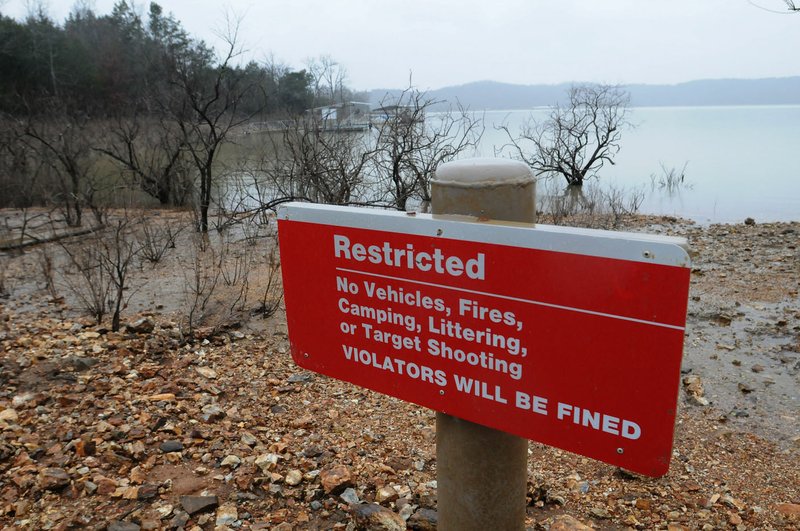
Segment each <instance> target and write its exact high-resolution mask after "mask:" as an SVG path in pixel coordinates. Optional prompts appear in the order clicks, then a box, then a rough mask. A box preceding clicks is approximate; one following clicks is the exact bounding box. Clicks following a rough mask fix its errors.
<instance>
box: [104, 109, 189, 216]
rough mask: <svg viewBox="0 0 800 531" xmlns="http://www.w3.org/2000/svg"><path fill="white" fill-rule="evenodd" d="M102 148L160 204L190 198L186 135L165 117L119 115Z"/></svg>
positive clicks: (179, 204)
mask: <svg viewBox="0 0 800 531" xmlns="http://www.w3.org/2000/svg"><path fill="white" fill-rule="evenodd" d="M98 151H100V152H101V153H103V154H105V155H107V156H108V157H110V158H111V159H113V160H114V161H115V162H116V163H117V164H119V165H120V166H121V167H122V169H123V173H124V174H125V175H126V176H127V177H128V180H129V181H130V182H131V184H132V185H134V186H136V187H137V188H139V189H140V190H142V191H143V192H145V193H146V194H148V195H149V196H151V197H153V198H155V199H158V201H159V203H160V204H162V205H174V206H183V205H184V204H186V202H187V201H188V200H189V199H190V196H191V192H192V181H193V179H192V173H191V172H190V171H189V170H190V169H189V165H188V164H187V163H188V161H187V160H186V156H185V155H186V153H185V144H184V140H183V135H182V133H181V131H180V130H179V129H178V128H177V127H175V124H174V123H171V122H170V121H168V120H165V119H164V118H163V117H161V118H152V119H146V118H143V117H141V116H136V115H134V116H132V117H129V118H123V117H120V118H118V119H117V120H116V122H114V123H112V124H111V125H110V126H109V130H108V136H107V140H106V144H105V145H104V146H102V147H100V148H98Z"/></svg>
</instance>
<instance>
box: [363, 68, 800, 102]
mask: <svg viewBox="0 0 800 531" xmlns="http://www.w3.org/2000/svg"><path fill="white" fill-rule="evenodd" d="M571 84H572V83H561V84H557V85H513V84H510V83H500V82H497V81H476V82H474V83H467V84H466V85H459V86H453V87H444V88H441V89H437V90H432V91H429V92H428V96H430V97H431V98H433V99H436V100H442V101H445V102H448V104H444V105H439V106H437V107H438V108H439V109H441V108H446V107H447V106H449V104H451V103H454V102H456V101H459V102H461V104H463V105H464V106H466V107H469V108H470V109H473V110H477V109H486V110H508V109H530V108H532V107H543V106H550V105H553V104H554V103H556V102H558V101H559V100H563V99H564V97H565V94H566V91H567V89H568V88H569V87H570V85H571ZM626 88H627V89H628V90H629V91H630V93H631V104H632V105H634V106H637V107H658V106H704V105H800V76H797V77H784V78H766V79H707V80H699V81H689V82H686V83H679V84H676V85H645V84H635V85H626ZM400 92H401V91H400V90H373V91H370V93H369V94H370V101H371V102H372V103H373V104H374V105H377V104H378V103H380V102H381V101H382V100H383V99H384V98H386V97H387V96H388V98H389V99H391V98H393V97H397V95H399V94H400Z"/></svg>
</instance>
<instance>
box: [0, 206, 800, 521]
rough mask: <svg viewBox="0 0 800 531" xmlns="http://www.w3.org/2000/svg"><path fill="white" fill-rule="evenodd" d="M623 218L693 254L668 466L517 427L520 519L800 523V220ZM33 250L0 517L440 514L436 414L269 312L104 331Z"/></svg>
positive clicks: (7, 313) (19, 274) (21, 295)
mask: <svg viewBox="0 0 800 531" xmlns="http://www.w3.org/2000/svg"><path fill="white" fill-rule="evenodd" d="M630 228H631V229H633V230H648V231H650V232H661V233H664V234H680V235H684V236H686V237H687V238H688V239H689V242H690V246H691V248H692V251H693V254H694V267H693V274H692V287H691V294H690V295H691V300H690V309H689V317H688V331H687V337H686V349H685V363H684V369H683V373H684V374H683V391H682V393H681V400H680V409H679V419H678V423H677V426H676V434H675V447H674V453H673V461H672V465H671V468H670V471H669V473H668V474H667V475H666V476H664V477H662V478H658V479H652V478H645V477H640V476H636V475H632V474H629V473H626V472H625V471H621V470H619V469H617V468H615V467H612V466H609V465H604V464H601V463H597V462H594V461H591V460H589V459H586V458H582V457H580V456H576V455H574V454H570V453H567V452H563V451H559V450H556V449H552V448H547V447H544V446H542V445H539V444H536V443H531V445H530V459H529V465H528V466H529V488H528V503H529V504H528V519H527V525H528V527H529V528H530V529H552V530H556V529H587V528H596V529H675V530H678V529H687V530H688V529H800V466H798V462H800V397H799V396H798V395H799V394H800V392H799V391H798V384H800V353H799V352H800V296H799V295H798V289H800V251H799V250H798V248H797V244H798V241H800V223H784V224H780V223H776V224H749V225H745V224H742V225H735V226H734V225H725V226H711V227H699V226H695V225H692V224H689V223H686V222H682V221H678V220H674V219H668V218H640V219H638V220H634V221H633V222H631V225H630ZM26 256H28V257H29V256H30V252H29V253H27V255H23V256H16V257H9V258H8V259H7V261H6V263H5V266H4V267H5V272H6V278H7V279H8V278H11V279H14V280H15V282H14V283H13V286H12V287H11V288H10V289H8V290H7V292H8V293H7V298H5V299H0V527H2V528H3V529H106V528H107V529H113V530H136V529H181V528H183V529H191V530H198V529H202V530H210V529H219V530H225V529H278V530H284V531H285V530H300V529H376V530H378V529H386V530H394V529H406V528H408V529H423V530H424V529H434V528H435V526H436V512H435V511H436V459H435V441H436V433H435V422H434V413H433V412H431V411H429V410H425V409H421V408H419V407H417V406H413V405H410V404H407V403H403V402H399V401H397V400H395V399H392V398H387V397H385V396H382V395H378V394H376V393H373V392H370V391H367V390H363V389H359V388H356V387H354V386H352V385H349V384H345V383H342V382H339V381H335V380H331V379H329V378H326V377H324V376H320V375H315V374H310V373H306V372H304V371H301V370H299V369H298V368H297V367H295V366H294V365H293V363H292V361H291V359H290V356H289V354H288V339H287V336H286V329H285V326H284V325H283V324H282V319H281V317H280V315H278V316H276V317H275V318H273V320H272V321H270V322H269V323H268V325H267V326H246V324H247V323H239V325H241V326H239V327H233V328H219V327H218V328H215V329H211V328H207V329H200V330H199V331H198V333H196V334H195V335H194V337H193V338H192V340H191V341H187V338H186V335H185V334H184V333H183V331H182V330H181V326H180V324H179V323H178V322H177V319H176V318H175V317H174V316H173V315H170V313H169V312H167V311H166V310H164V311H159V312H156V311H143V310H142V311H139V310H141V307H139V306H136V305H133V306H132V307H133V308H136V309H137V312H136V313H135V312H134V311H129V312H128V313H127V314H126V315H125V319H126V321H127V323H128V326H127V327H125V328H124V329H123V330H121V331H119V332H110V331H109V330H108V327H107V326H104V325H101V326H97V325H94V324H93V323H92V322H91V321H90V320H87V319H85V318H82V317H80V316H79V315H76V314H75V313H74V312H72V311H70V310H69V309H68V308H65V307H63V303H61V304H60V303H59V302H58V301H53V300H50V299H48V296H47V294H46V293H45V292H44V290H42V289H41V286H40V285H38V284H37V283H36V282H34V281H33V280H28V281H26V280H25V271H26V270H29V269H30V267H27V266H25V265H24V264H26V262H25V260H26ZM148 274H151V275H152V273H148ZM31 283H33V284H32V285H31ZM37 286H38V287H37ZM152 296H153V294H152V293H148V294H147V297H152ZM134 313H135V315H134Z"/></svg>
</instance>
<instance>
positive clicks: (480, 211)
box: [431, 159, 536, 531]
mask: <svg viewBox="0 0 800 531" xmlns="http://www.w3.org/2000/svg"><path fill="white" fill-rule="evenodd" d="M431 198H432V201H431V210H432V213H433V215H434V217H435V216H438V215H441V216H445V215H450V214H461V215H465V216H474V217H476V218H477V219H476V221H483V220H497V221H511V222H523V223H532V222H533V221H534V220H535V215H536V200H535V180H534V178H533V175H532V174H531V172H530V170H529V169H528V167H527V166H526V165H525V164H523V163H521V162H517V161H512V160H508V159H466V160H459V161H454V162H449V163H446V164H443V165H442V166H440V167H439V168H437V170H436V178H435V179H434V180H433V181H432V184H431ZM527 461H528V441H527V440H525V439H523V438H521V437H516V436H514V435H510V434H508V433H504V432H501V431H497V430H493V429H491V428H487V427H485V426H481V425H479V424H475V423H472V422H468V421H466V420H462V419H459V418H456V417H453V416H450V415H447V414H444V413H437V414H436V467H437V499H438V529H439V530H440V531H485V530H486V529H497V530H503V531H506V530H508V531H516V530H520V531H522V530H523V529H524V528H525V490H526V486H527V477H528V468H527Z"/></svg>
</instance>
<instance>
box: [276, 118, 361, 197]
mask: <svg viewBox="0 0 800 531" xmlns="http://www.w3.org/2000/svg"><path fill="white" fill-rule="evenodd" d="M270 138H271V141H272V144H273V149H272V150H271V153H268V154H267V156H266V157H264V158H263V159H262V161H261V173H262V174H263V175H266V176H267V177H268V179H269V181H270V183H271V190H272V192H273V194H272V197H271V198H270V199H271V201H269V203H274V201H275V200H276V199H277V200H280V199H281V198H292V199H299V200H305V201H310V202H312V203H327V204H334V205H346V204H353V203H361V202H363V201H364V196H365V193H366V186H367V185H366V183H367V172H368V171H369V162H370V160H371V157H372V154H373V151H372V150H371V149H370V147H369V146H368V144H367V140H368V138H367V137H365V135H364V134H363V133H346V132H339V131H329V130H325V129H324V128H323V127H322V124H321V123H320V122H319V121H318V120H317V119H315V118H313V117H306V118H305V119H296V120H293V121H292V122H291V125H290V126H289V127H287V128H286V129H284V130H283V131H281V132H280V133H278V134H273V135H271V136H270ZM262 204H263V202H262Z"/></svg>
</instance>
